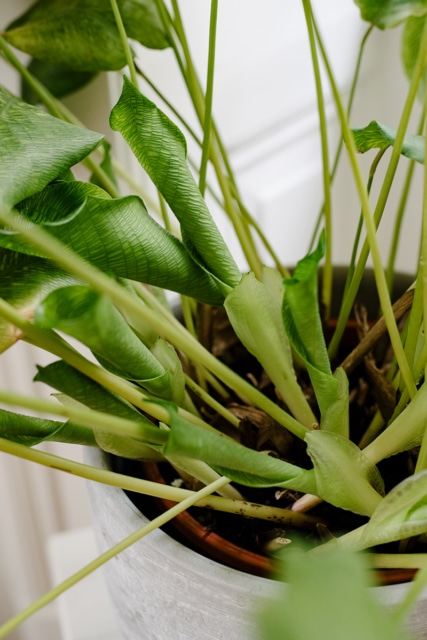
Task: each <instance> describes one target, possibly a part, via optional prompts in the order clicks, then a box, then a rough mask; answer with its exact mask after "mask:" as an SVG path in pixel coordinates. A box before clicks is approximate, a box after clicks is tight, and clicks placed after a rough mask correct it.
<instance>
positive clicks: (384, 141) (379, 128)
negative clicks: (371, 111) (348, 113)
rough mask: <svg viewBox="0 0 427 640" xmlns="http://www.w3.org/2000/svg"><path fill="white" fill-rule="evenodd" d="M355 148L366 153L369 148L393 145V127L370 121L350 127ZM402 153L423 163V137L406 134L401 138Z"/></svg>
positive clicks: (384, 147) (383, 147)
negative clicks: (366, 123) (363, 125)
mask: <svg viewBox="0 0 427 640" xmlns="http://www.w3.org/2000/svg"><path fill="white" fill-rule="evenodd" d="M352 131H353V136H354V140H355V142H356V148H357V151H358V152H359V153H366V151H369V150H370V149H386V148H387V147H391V146H393V145H394V142H395V140H396V133H397V131H396V130H395V129H392V128H391V127H387V126H386V125H385V124H381V123H380V122H376V121H374V120H373V121H372V122H370V123H369V124H368V125H367V126H366V127H363V128H360V129H352ZM401 153H402V155H404V156H406V157H407V158H410V159H411V160H416V161H417V162H420V163H421V164H423V163H424V137H423V136H414V135H411V134H407V135H406V136H405V138H404V140H403V146H402V150H401Z"/></svg>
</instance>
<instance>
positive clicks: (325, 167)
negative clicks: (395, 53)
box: [303, 0, 333, 319]
mask: <svg viewBox="0 0 427 640" xmlns="http://www.w3.org/2000/svg"><path fill="white" fill-rule="evenodd" d="M303 7H304V13H305V20H306V25H307V31H308V37H309V42H310V51H311V62H312V67H313V72H314V79H315V85H316V96H317V113H318V116H319V124H320V138H321V147H322V175H323V191H324V204H323V217H324V221H325V232H326V251H325V262H324V267H323V276H322V302H323V304H324V306H325V317H326V319H327V318H328V317H329V309H330V305H331V298H332V279H333V271H332V198H331V177H330V173H329V145H328V130H327V121H326V112H325V100H324V95H323V88H322V80H321V74H320V67H319V59H318V55H317V47H316V41H315V36H314V29H313V15H312V13H313V12H312V7H311V2H310V0H303Z"/></svg>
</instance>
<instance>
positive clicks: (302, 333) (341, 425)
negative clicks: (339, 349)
mask: <svg viewBox="0 0 427 640" xmlns="http://www.w3.org/2000/svg"><path fill="white" fill-rule="evenodd" d="M324 246H325V237H324V234H322V235H321V237H320V240H319V244H318V246H317V248H316V249H315V251H313V252H312V253H310V254H309V255H307V256H305V257H304V258H303V259H302V260H300V261H299V262H298V264H297V266H296V268H295V271H294V273H293V276H292V278H287V279H286V280H285V295H284V297H283V304H282V318H283V324H284V327H285V330H286V333H287V335H288V337H289V340H290V343H291V345H292V347H293V349H294V350H295V351H296V353H297V354H298V355H299V356H300V358H301V359H302V360H303V362H304V364H305V366H306V368H307V372H308V374H309V376H310V379H311V382H312V384H313V389H314V393H315V395H316V399H317V402H318V404H319V408H320V413H321V416H322V418H323V416H324V415H325V414H326V412H327V411H328V409H329V408H330V407H331V406H332V405H333V406H334V415H335V416H336V417H338V416H339V419H338V420H332V415H333V414H332V413H331V412H330V413H329V417H328V420H327V422H326V423H323V422H322V428H325V427H326V425H327V428H328V429H330V430H333V431H337V432H339V433H341V434H342V435H343V436H346V435H348V416H346V414H347V413H348V404H347V393H344V394H343V393H342V391H343V387H344V386H345V380H344V378H345V374H344V372H342V373H341V374H339V375H340V378H339V379H338V378H337V377H335V376H333V375H332V371H331V366H330V362H329V357H328V351H327V348H326V343H325V338H324V335H323V326H322V321H321V319H320V310H319V296H318V275H317V272H318V265H319V262H320V260H321V259H322V257H323V255H324ZM337 411H338V412H337Z"/></svg>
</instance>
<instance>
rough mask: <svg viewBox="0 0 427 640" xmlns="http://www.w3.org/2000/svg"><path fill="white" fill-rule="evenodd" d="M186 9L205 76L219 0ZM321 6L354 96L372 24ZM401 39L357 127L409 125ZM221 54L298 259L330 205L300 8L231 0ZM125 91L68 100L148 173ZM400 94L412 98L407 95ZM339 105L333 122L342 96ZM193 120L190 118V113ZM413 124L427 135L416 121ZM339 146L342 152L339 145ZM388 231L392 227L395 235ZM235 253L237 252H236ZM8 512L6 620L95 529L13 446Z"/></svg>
mask: <svg viewBox="0 0 427 640" xmlns="http://www.w3.org/2000/svg"><path fill="white" fill-rule="evenodd" d="M30 4H32V3H31V2H29V1H27V0H1V3H0V22H1V25H0V27H1V28H2V29H3V28H4V27H5V26H6V25H7V24H8V22H9V21H10V20H11V19H12V18H14V17H16V16H18V15H20V14H21V13H22V11H23V10H25V8H26V7H28V6H29V5H30ZM180 4H181V6H182V10H183V13H184V15H185V19H186V20H185V22H186V25H187V30H188V33H189V35H190V39H191V43H192V47H193V51H194V52H195V56H196V59H197V62H198V67H199V70H200V75H201V77H204V75H205V71H204V69H205V66H204V65H205V61H206V48H207V47H206V42H207V40H206V33H207V26H208V22H209V18H208V16H209V2H208V0H182V2H181V3H180ZM313 6H314V9H315V10H316V9H317V12H316V14H317V16H318V19H319V22H320V26H321V29H322V31H323V35H324V38H325V40H326V42H327V46H328V50H329V53H330V56H331V58H332V61H333V64H334V70H335V73H336V75H337V77H338V79H339V83H340V86H341V88H342V90H343V91H344V93H346V92H348V88H349V83H350V81H351V78H352V73H353V70H354V66H355V62H356V57H357V54H358V47H359V42H360V39H361V37H362V36H363V35H364V33H365V32H366V30H367V25H365V24H363V23H362V22H361V21H360V18H359V14H358V10H357V9H356V7H355V6H354V4H353V2H352V0H346V1H343V0H316V1H313ZM399 38H400V33H399V30H398V29H395V30H393V31H390V32H388V33H374V34H373V35H372V36H371V38H370V39H369V42H368V45H367V49H366V55H365V58H364V62H363V67H362V72H361V79H360V88H359V94H358V98H357V100H356V103H355V106H354V111H353V116H352V119H351V124H352V126H364V125H366V124H368V122H369V121H370V120H371V119H377V120H379V121H380V122H383V123H384V124H387V125H389V126H391V127H396V126H397V122H398V116H399V113H400V110H401V107H402V104H403V101H404V99H405V96H406V87H407V82H406V79H405V78H404V74H403V71H402V67H401V63H400V59H399ZM139 55H140V61H141V66H142V67H143V68H144V69H146V70H147V72H148V73H149V74H150V75H151V77H153V78H156V82H157V83H158V85H159V86H160V87H161V88H163V89H164V91H165V94H166V95H167V96H169V97H170V98H171V99H172V101H173V102H174V103H175V104H177V105H178V106H179V107H180V108H181V109H182V110H183V111H188V110H189V105H188V103H187V98H186V96H185V91H184V89H183V86H182V84H181V82H180V81H179V79H177V74H176V70H175V66H174V62H173V59H172V55H171V54H170V52H168V51H164V52H157V51H148V50H143V49H142V48H141V50H140V54H139ZM217 55H218V58H217V71H216V81H215V101H214V113H215V114H216V119H217V123H218V124H219V129H220V131H221V132H222V135H223V139H224V140H225V141H226V144H227V146H228V149H229V151H230V154H231V160H232V164H233V166H234V168H235V171H236V173H237V176H238V182H239V184H240V187H241V191H242V193H243V195H244V197H245V199H246V203H247V206H248V207H249V208H250V209H251V211H252V212H253V213H254V214H255V215H256V217H257V218H258V220H259V221H260V223H261V224H262V225H263V228H264V231H265V233H266V234H267V236H269V238H270V240H271V241H272V243H273V246H274V248H275V249H276V251H277V252H278V254H279V255H280V256H281V257H282V259H283V262H284V263H286V264H294V263H295V261H296V260H298V259H299V258H301V257H302V256H303V255H304V254H305V252H306V251H307V247H308V242H309V240H310V235H311V229H312V225H313V223H314V221H315V220H316V217H317V215H318V212H319V207H320V205H321V202H322V178H321V168H320V150H319V140H318V136H317V126H318V122H317V116H316V98H315V93H314V87H313V78H312V72H311V68H310V59H309V49H308V42H307V37H306V33H305V28H304V20H303V15H302V8H301V6H300V3H299V2H294V1H292V0H267V1H266V2H264V3H262V9H260V3H259V2H257V1H256V0H227V1H226V2H222V3H220V10H219V27H218V54H217ZM0 81H1V82H2V84H4V85H6V86H7V87H8V88H9V89H10V90H11V91H12V92H14V93H17V92H19V83H18V80H17V78H16V77H15V76H14V74H13V72H11V71H10V70H9V69H8V68H7V66H6V64H5V63H4V62H3V61H2V60H0ZM396 87H397V88H398V91H397V94H396ZM120 88H121V80H120V77H119V76H118V75H115V74H109V75H104V76H103V77H102V78H98V79H97V80H96V81H95V82H94V83H93V84H92V85H90V86H88V87H87V88H86V89H84V90H83V91H82V92H81V93H79V94H77V95H75V96H72V97H70V98H69V99H67V105H68V106H69V107H70V108H71V109H73V110H74V111H75V112H76V114H77V115H78V116H79V117H80V118H81V119H82V120H83V121H84V122H85V123H86V125H87V126H89V127H90V128H92V129H94V130H97V131H101V132H104V133H106V135H107V137H108V138H109V139H110V141H112V142H113V143H114V145H115V147H116V151H117V154H118V155H119V157H120V159H121V160H122V162H123V163H125V164H126V165H127V166H128V168H130V170H132V171H133V172H135V176H136V177H138V169H137V167H136V165H135V162H134V161H133V159H132V158H130V157H129V156H128V154H127V152H126V150H125V149H124V147H123V145H122V144H121V143H120V141H119V140H117V139H114V138H113V136H112V135H111V133H110V132H109V129H108V114H109V110H110V108H111V107H112V106H113V104H114V102H115V100H116V99H117V97H118V95H119V93H120ZM144 90H145V89H144ZM147 94H148V95H150V92H149V91H147ZM391 95H392V96H393V98H392V99H391V97H390V96H391ZM396 95H398V96H399V97H400V98H401V100H399V101H396ZM83 105H84V106H83ZM327 113H328V118H329V119H330V121H331V122H332V123H333V121H334V119H335V112H334V106H333V104H332V100H331V99H329V101H328V109H327ZM188 117H189V119H190V120H191V117H192V115H191V113H189V114H188ZM411 133H415V126H414V127H413V129H412V131H411ZM331 148H332V149H334V145H333V144H331ZM346 171H347V170H346V168H345V167H344V168H343V169H342V174H341V176H340V177H339V178H338V182H339V188H338V189H337V190H336V192H335V196H334V216H335V228H334V257H335V260H336V262H340V263H345V262H346V260H347V257H348V256H349V253H350V248H351V237H352V230H353V229H354V227H355V225H356V224H357V220H358V211H355V210H354V206H353V205H352V198H351V196H352V193H353V191H354V188H353V185H352V182H351V177H350V176H349V175H347V174H346ZM138 179H142V178H140V177H139V178H138ZM417 191H418V193H417ZM412 198H413V199H412V200H411V204H410V207H409V212H408V220H407V222H406V224H407V226H408V228H409V229H411V227H412V228H413V225H417V226H418V225H419V220H420V215H421V211H420V197H419V188H418V189H417V188H415V189H414V190H413V194H412ZM395 209H396V204H395V203H393V199H392V198H391V200H390V204H389V206H388V210H387V211H386V216H385V217H386V218H389V219H390V220H391V221H392V220H393V217H394V215H395ZM220 225H221V228H222V230H223V232H224V234H225V236H226V238H227V240H228V241H229V242H230V245H231V247H232V248H233V242H234V240H233V237H232V235H231V231H230V229H229V227H228V225H227V223H226V222H225V221H222V220H220ZM388 233H389V232H388V230H387V224H386V223H385V224H384V232H383V235H384V242H386V240H387V237H388ZM384 246H385V245H384ZM417 251H418V247H415V248H414V247H413V246H411V244H410V239H409V236H408V235H407V234H405V233H404V234H403V243H402V246H401V247H400V249H399V254H398V268H399V269H400V270H403V271H409V272H413V271H414V270H415V267H416V255H417ZM236 252H237V255H238V249H237V248H236ZM386 257H387V256H385V258H386ZM242 268H243V269H244V268H245V266H244V264H243V263H242ZM46 362H47V360H46V356H45V355H44V354H42V353H40V352H37V350H35V349H30V348H29V347H28V346H26V345H23V344H17V345H15V346H14V347H13V348H12V349H10V350H9V351H8V352H6V353H5V354H3V355H2V356H1V357H0V385H1V387H2V388H5V389H13V390H19V391H21V392H27V391H28V392H29V393H34V392H35V390H34V389H32V388H31V387H30V383H31V379H32V377H33V376H34V374H35V366H36V363H38V364H45V363H46ZM39 393H40V394H45V395H48V393H49V391H48V390H44V389H43V388H40V390H39ZM45 448H46V449H47V450H49V451H52V452H54V453H57V454H59V455H65V456H68V457H72V458H75V459H78V460H79V459H81V451H80V450H79V449H75V448H72V447H67V445H55V444H50V445H49V446H48V447H45ZM0 514H1V516H0V593H1V597H0V620H1V621H5V620H6V619H7V618H8V617H10V616H11V615H12V614H14V613H16V612H18V611H19V610H21V609H22V608H24V607H25V606H27V605H28V604H29V603H30V602H31V601H32V600H34V599H35V598H36V597H38V596H40V595H41V594H42V593H43V592H44V591H46V590H47V589H48V588H49V587H50V586H51V585H52V578H51V575H50V573H49V566H48V560H47V551H46V549H47V547H46V544H47V541H48V540H49V539H50V537H51V536H52V535H53V534H54V533H55V532H58V531H66V530H73V529H78V528H80V527H83V526H86V525H90V509H89V505H88V499H87V495H86V486H85V482H84V481H80V480H79V479H78V478H71V477H69V476H66V475H65V474H61V473H59V472H55V471H53V470H49V469H46V468H41V467H37V466H36V465H33V464H31V463H28V462H24V461H20V460H18V459H14V458H13V457H11V456H8V455H6V454H2V453H0ZM75 588H76V589H78V588H79V587H78V586H77V587H75ZM10 637H11V639H12V640H56V639H58V638H60V637H63V636H61V635H60V631H59V627H58V622H57V610H56V607H55V606H54V605H51V606H49V607H47V608H46V609H45V610H44V611H43V612H40V613H39V614H37V615H36V616H35V617H34V618H32V619H31V620H29V621H28V622H27V623H25V624H24V625H22V627H21V628H20V629H19V630H18V631H16V632H15V633H14V634H12V635H11V636H10Z"/></svg>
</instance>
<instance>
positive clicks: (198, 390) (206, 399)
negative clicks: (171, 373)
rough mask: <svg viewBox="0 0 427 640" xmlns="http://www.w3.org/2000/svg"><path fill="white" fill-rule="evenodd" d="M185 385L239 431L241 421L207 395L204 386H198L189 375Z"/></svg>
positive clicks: (186, 377)
mask: <svg viewBox="0 0 427 640" xmlns="http://www.w3.org/2000/svg"><path fill="white" fill-rule="evenodd" d="M185 383H186V385H187V387H188V388H189V389H190V391H192V392H193V393H195V394H196V395H197V396H199V398H201V400H203V402H205V403H206V404H207V405H208V406H209V407H211V409H213V410H214V411H216V412H217V413H218V414H219V415H220V416H222V417H223V418H225V420H227V422H229V423H230V424H231V425H232V426H233V427H236V428H237V429H238V428H239V425H240V420H239V419H238V418H236V416H235V415H234V413H231V411H229V410H228V409H227V407H224V405H223V404H221V403H220V402H218V401H217V400H215V399H214V398H212V397H211V396H210V395H209V393H207V392H206V390H205V389H203V387H202V386H200V385H198V384H197V383H196V382H195V381H194V380H193V379H192V378H190V377H189V376H187V375H186V376H185Z"/></svg>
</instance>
